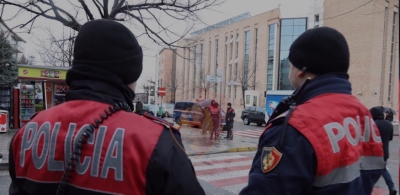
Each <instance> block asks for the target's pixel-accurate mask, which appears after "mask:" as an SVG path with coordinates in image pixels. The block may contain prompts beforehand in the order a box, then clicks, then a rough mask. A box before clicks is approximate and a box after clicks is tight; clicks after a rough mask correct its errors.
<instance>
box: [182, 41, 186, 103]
mask: <svg viewBox="0 0 400 195" xmlns="http://www.w3.org/2000/svg"><path fill="white" fill-rule="evenodd" d="M185 58H186V48H183V71H182V72H183V78H182V79H183V80H182V81H183V82H182V84H183V86H182V88H183V91H182V97H185V86H186V85H185V70H186V66H185V64H186V59H185Z"/></svg>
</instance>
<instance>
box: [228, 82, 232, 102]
mask: <svg viewBox="0 0 400 195" xmlns="http://www.w3.org/2000/svg"><path fill="white" fill-rule="evenodd" d="M228 94H229V98H231V97H232V96H231V94H232V85H231V84H230V83H229V92H228Z"/></svg>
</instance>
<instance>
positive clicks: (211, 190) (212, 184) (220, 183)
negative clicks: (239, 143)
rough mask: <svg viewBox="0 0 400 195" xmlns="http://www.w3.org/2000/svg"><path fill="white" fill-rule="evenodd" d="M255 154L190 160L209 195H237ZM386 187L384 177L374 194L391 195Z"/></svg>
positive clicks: (394, 167) (394, 160)
mask: <svg viewBox="0 0 400 195" xmlns="http://www.w3.org/2000/svg"><path fill="white" fill-rule="evenodd" d="M398 138H399V137H395V139H396V140H395V141H392V142H391V143H390V151H391V152H390V154H391V158H390V160H389V162H388V168H389V172H390V173H391V175H392V179H393V181H394V183H395V184H396V187H397V189H398V183H399V182H398V181H399V175H398V162H399V156H398V148H399V141H398V140H399V139H398ZM254 154H255V152H241V153H224V154H210V155H203V156H200V157H191V159H192V163H193V166H194V168H195V170H196V174H197V177H198V179H199V181H200V182H201V184H202V186H203V188H204V189H205V190H206V193H207V195H220V194H221V195H222V194H223V195H235V194H238V193H239V192H240V190H241V189H243V187H245V186H246V185H247V182H248V172H249V170H250V168H251V163H252V159H253V156H254ZM388 194H389V193H388V190H387V186H386V184H385V182H384V180H383V178H381V179H380V180H379V181H378V183H377V184H376V185H375V189H374V191H373V193H372V195H388Z"/></svg>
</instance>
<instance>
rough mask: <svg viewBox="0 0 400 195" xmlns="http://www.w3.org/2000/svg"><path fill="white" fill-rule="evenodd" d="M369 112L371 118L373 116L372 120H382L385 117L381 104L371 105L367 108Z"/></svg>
mask: <svg viewBox="0 0 400 195" xmlns="http://www.w3.org/2000/svg"><path fill="white" fill-rule="evenodd" d="M369 111H370V112H371V115H372V118H374V120H383V119H385V115H384V114H383V113H384V109H383V107H381V106H376V107H373V108H371V109H370V110H369Z"/></svg>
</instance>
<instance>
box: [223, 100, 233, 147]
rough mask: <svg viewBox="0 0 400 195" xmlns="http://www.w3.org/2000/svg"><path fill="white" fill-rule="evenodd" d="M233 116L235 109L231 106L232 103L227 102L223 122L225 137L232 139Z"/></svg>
mask: <svg viewBox="0 0 400 195" xmlns="http://www.w3.org/2000/svg"><path fill="white" fill-rule="evenodd" d="M234 118H235V110H234V109H233V108H232V104H231V103H230V102H228V110H227V111H226V116H225V123H226V130H227V132H228V133H227V134H226V137H225V138H226V139H228V140H232V139H233V135H232V128H233V121H234Z"/></svg>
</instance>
